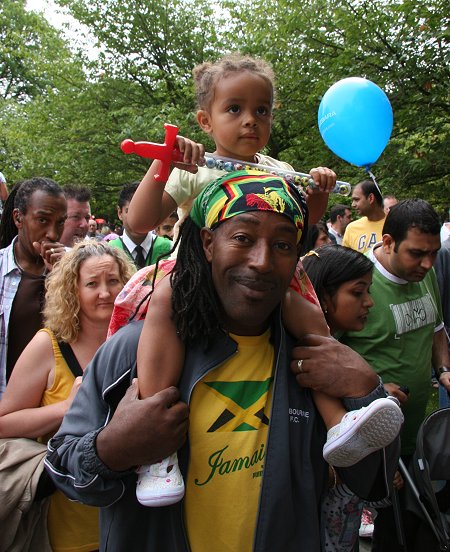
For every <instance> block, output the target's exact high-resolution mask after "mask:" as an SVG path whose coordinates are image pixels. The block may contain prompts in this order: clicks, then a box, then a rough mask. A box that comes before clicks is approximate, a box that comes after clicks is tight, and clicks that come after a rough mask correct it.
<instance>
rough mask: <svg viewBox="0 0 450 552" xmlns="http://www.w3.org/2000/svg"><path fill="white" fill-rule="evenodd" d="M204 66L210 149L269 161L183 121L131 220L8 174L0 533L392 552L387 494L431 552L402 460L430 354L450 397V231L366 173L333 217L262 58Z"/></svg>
mask: <svg viewBox="0 0 450 552" xmlns="http://www.w3.org/2000/svg"><path fill="white" fill-rule="evenodd" d="M193 74H194V83H195V89H196V93H197V104H198V105H197V121H198V124H199V125H200V128H201V129H202V130H203V131H204V132H205V133H206V134H207V135H209V136H210V137H211V138H212V139H213V141H214V143H215V153H216V154H217V155H219V156H222V157H230V158H234V159H240V160H242V161H243V162H253V163H258V164H259V165H266V166H267V167H268V170H269V171H270V170H272V171H273V170H276V171H277V174H273V173H270V172H267V173H266V172H262V171H254V170H251V169H248V168H247V169H245V168H243V169H242V170H239V171H234V172H230V173H226V172H225V171H223V170H220V169H217V168H215V169H212V170H211V169H208V168H206V167H205V166H204V154H205V151H204V147H203V145H202V144H200V143H197V142H194V141H192V140H190V139H188V138H186V137H182V136H178V137H177V142H176V145H177V148H178V149H179V150H180V151H181V152H182V154H183V160H182V162H177V163H174V167H173V169H172V172H171V173H170V176H169V179H168V181H167V183H166V185H165V186H162V185H161V184H160V183H159V182H156V180H155V176H156V175H157V173H158V170H159V167H160V163H159V161H158V160H155V161H153V163H152V164H151V166H150V168H149V170H148V172H147V173H146V174H145V176H144V177H143V179H142V181H141V182H133V183H128V184H125V185H124V186H123V188H122V190H121V191H120V193H119V196H118V198H117V217H118V220H119V221H120V226H121V228H120V229H119V227H116V226H112V225H109V224H106V223H105V221H104V220H103V219H98V218H96V217H94V216H93V215H92V213H91V205H90V202H91V200H92V194H91V191H90V190H89V189H88V188H86V187H83V186H73V185H70V186H69V185H66V186H64V187H60V186H59V185H58V184H57V183H56V182H54V181H53V180H51V179H49V178H44V177H32V178H30V179H28V180H25V181H23V182H20V183H18V184H16V185H15V186H14V187H13V188H12V189H11V190H10V193H9V195H8V191H7V189H6V186H5V182H6V181H5V179H4V177H3V175H2V174H1V173H0V192H1V195H0V198H1V200H2V201H3V213H2V219H1V223H0V279H1V284H0V305H1V309H0V318H1V325H0V343H1V351H0V397H1V399H0V451H1V454H2V455H3V458H6V457H7V456H8V458H9V457H11V456H14V461H13V462H11V463H10V464H7V463H6V462H4V461H3V460H0V481H1V482H2V485H0V487H3V488H5V489H10V488H11V489H14V491H8V493H9V494H8V500H6V501H3V502H4V505H3V506H2V507H0V519H1V520H2V524H3V523H5V524H6V523H7V525H8V531H5V532H4V534H3V536H0V545H1V546H0V549H1V550H3V549H4V550H13V549H17V550H18V549H21V550H43V551H46V550H49V551H51V550H53V551H55V552H63V551H68V550H70V551H73V552H91V551H92V552H93V551H95V550H105V551H106V550H108V551H117V552H120V551H123V550H136V551H139V552H140V551H152V552H154V551H158V552H159V551H166V550H167V551H168V552H169V551H171V552H172V551H177V552H178V551H180V552H181V551H184V550H186V551H187V550H193V551H194V552H202V551H205V552H206V551H210V550H215V551H218V552H221V551H224V552H225V551H247V550H248V551H249V550H254V551H263V550H268V551H272V550H283V551H293V552H294V551H298V550H305V551H308V552H310V551H311V552H314V551H320V550H322V551H330V552H331V551H336V552H357V550H358V537H359V535H360V534H361V533H362V534H363V535H364V536H372V532H373V541H372V550H374V551H375V552H390V551H398V550H402V548H401V546H402V545H401V543H400V542H399V540H398V538H399V537H398V531H397V527H396V521H398V520H397V517H398V516H397V513H398V512H396V513H395V515H394V512H393V509H392V505H391V502H390V501H391V500H392V497H393V496H395V497H396V499H397V498H398V499H399V508H400V512H401V518H402V522H403V524H404V526H405V528H406V535H407V545H408V550H410V551H417V552H419V548H417V546H418V544H417V543H418V541H417V539H416V534H417V531H418V530H419V527H420V526H421V524H420V523H419V521H418V518H417V516H415V515H414V514H412V513H411V512H409V511H408V510H407V508H406V505H405V500H404V489H403V482H402V480H401V476H400V474H399V472H398V461H399V457H401V459H402V461H403V462H404V463H406V464H407V463H408V462H409V461H410V459H411V455H412V453H413V451H414V448H415V437H416V435H417V432H418V430H419V427H420V425H421V423H422V421H423V419H424V417H425V410H426V406H427V404H428V401H429V398H430V392H431V389H432V387H431V383H430V381H431V374H432V371H433V370H434V372H435V374H436V378H437V379H438V381H439V384H440V395H441V397H440V398H441V406H448V404H449V403H448V392H449V391H450V357H449V340H448V327H449V326H450V312H449V308H450V307H449V293H448V290H449V272H450V258H449V256H450V237H449V238H447V239H446V241H445V242H444V243H442V244H441V226H442V225H441V223H440V220H439V217H438V215H437V214H436V212H435V211H434V209H433V208H432V207H431V206H430V205H429V204H428V203H427V202H425V201H423V200H420V199H406V200H402V201H398V200H397V199H396V198H395V197H394V196H392V195H390V196H388V195H385V196H384V197H383V195H382V193H381V190H380V188H379V186H378V185H377V184H376V183H375V182H374V181H372V180H364V181H362V182H359V183H358V184H357V185H356V186H354V187H353V189H352V198H351V206H350V205H346V204H343V203H339V204H335V205H333V206H332V207H331V208H330V209H329V211H328V201H329V194H330V192H331V190H332V189H333V188H334V185H335V182H336V175H335V174H334V172H333V171H331V170H330V169H328V168H326V167H318V168H314V169H311V172H310V175H311V178H312V179H313V180H314V182H315V186H314V187H307V188H306V189H303V188H298V187H297V186H296V185H294V184H293V183H292V182H291V181H289V180H288V179H286V178H285V177H284V176H283V170H284V171H289V170H293V168H292V167H291V166H290V165H288V164H287V163H284V162H280V161H278V160H276V159H273V158H271V157H269V156H267V155H263V154H262V153H261V150H262V149H263V148H264V147H265V146H266V145H267V143H268V140H269V137H270V132H271V126H272V110H273V104H274V98H275V85H274V75H273V72H272V69H271V67H270V66H269V64H267V63H266V62H265V61H263V60H260V59H256V58H251V57H249V56H241V55H238V54H233V55H230V56H225V57H224V58H222V59H220V60H218V61H217V62H214V63H209V62H208V63H203V64H201V65H200V66H198V67H196V68H195V69H194V72H193ZM2 185H3V187H1V186H2ZM352 209H353V211H352ZM327 212H328V213H329V220H328V221H325V215H326V213H327ZM354 214H355V215H357V216H358V217H359V218H358V219H357V220H354V221H352V216H353V215H354ZM441 245H442V246H441ZM433 265H435V268H436V271H435V270H434V269H433ZM45 451H46V452H45ZM11 466H12V467H11ZM17 474H21V481H23V484H17ZM22 474H23V476H22ZM24 504H25V505H26V506H25V507H24ZM19 511H20V515H19V514H18V512H19ZM369 516H373V517H374V519H373V518H372V519H371V518H370V517H369ZM361 524H362V525H361ZM24 535H26V538H24ZM428 538H429V541H427V542H428V544H427V546H428V548H429V550H430V552H432V551H433V550H438V548H436V542H435V540H433V539H434V537H433V534H432V533H431V530H430V535H429V537H428ZM420 543H421V544H420V546H423V541H420ZM14 546H15V547H16V548H14ZM422 550H423V548H422Z"/></svg>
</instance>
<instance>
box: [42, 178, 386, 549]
mask: <svg viewBox="0 0 450 552" xmlns="http://www.w3.org/2000/svg"><path fill="white" fill-rule="evenodd" d="M247 174H248V173H245V172H243V173H239V174H238V173H234V174H231V175H227V176H225V177H223V178H221V179H219V180H218V181H216V182H214V183H213V184H211V185H210V186H209V187H208V188H206V189H205V190H204V192H203V193H202V194H201V195H200V196H199V197H198V198H197V199H196V201H195V203H194V207H193V210H192V213H191V215H190V216H189V217H188V218H187V219H186V221H185V223H184V226H183V228H182V235H181V241H180V248H179V253H178V256H177V260H176V262H175V266H174V269H173V273H172V274H171V276H170V279H171V288H172V291H171V293H172V304H173V313H174V315H173V316H174V324H175V328H176V330H177V332H178V335H179V338H180V339H181V341H182V342H183V344H184V346H185V361H184V366H183V373H182V376H181V380H180V383H179V393H180V394H179V393H178V391H177V390H176V389H175V388H174V387H170V388H168V389H164V390H163V391H160V392H159V393H156V394H155V395H153V396H152V397H148V398H144V399H141V400H139V399H138V391H137V385H136V382H133V380H132V378H133V377H134V376H135V375H136V358H137V347H138V341H139V337H140V334H141V330H142V324H143V323H142V321H139V322H132V323H130V324H128V325H127V326H125V327H124V328H122V329H120V330H119V331H118V332H117V333H116V334H115V335H114V336H113V337H112V338H111V339H110V340H109V341H107V342H106V343H105V345H104V346H103V347H102V348H101V349H100V350H99V352H98V353H97V355H96V356H95V358H94V360H93V361H92V363H91V366H90V368H89V369H88V370H87V372H86V374H85V378H84V381H83V384H82V386H81V388H80V390H79V391H78V394H77V396H76V398H75V401H74V403H73V405H72V408H71V409H70V411H69V412H68V414H67V415H66V417H65V419H64V421H63V424H62V426H61V428H60V430H59V432H58V433H57V434H56V435H55V437H54V438H53V439H52V440H51V441H50V443H49V454H48V458H47V461H46V464H47V468H48V469H49V471H50V473H51V476H52V479H53V481H54V482H55V484H56V485H57V486H58V487H59V488H60V489H61V490H62V491H63V492H65V493H66V494H67V496H69V498H72V499H75V500H80V501H82V502H86V503H88V504H92V505H97V506H103V507H104V508H103V509H102V512H101V549H102V550H106V549H107V550H114V551H116V550H117V551H122V550H125V549H126V550H136V551H139V552H141V551H144V552H145V551H155V550H158V552H159V551H176V552H178V551H187V550H189V549H190V550H193V551H194V552H198V551H206V550H208V551H209V550H215V551H222V550H258V551H259V550H284V551H288V552H289V551H294V550H295V551H296V550H308V551H312V552H314V551H319V550H320V548H321V529H320V519H319V518H320V516H319V509H320V508H319V506H320V500H321V497H322V494H323V491H324V489H325V486H326V482H327V466H326V464H325V462H324V460H323V458H322V447H323V444H324V442H325V437H326V431H325V426H324V424H323V422H322V420H321V418H320V416H318V414H317V411H316V408H315V405H314V401H313V400H312V398H311V393H310V391H309V390H307V389H305V388H303V387H300V386H299V385H298V383H297V377H301V378H302V382H303V383H305V384H307V383H308V378H310V379H309V381H314V386H315V387H316V388H319V389H323V388H326V387H327V385H326V383H325V382H326V381H327V380H329V379H330V378H331V379H333V381H339V385H336V386H335V388H333V391H334V394H335V395H336V396H349V397H360V398H359V399H357V398H353V399H352V400H351V401H349V403H351V404H350V406H351V407H354V406H356V407H362V406H364V405H367V404H369V403H370V402H371V401H373V400H374V399H376V398H378V397H380V396H383V390H382V386H380V385H379V380H378V378H377V377H376V376H375V374H374V373H373V371H372V370H371V369H370V367H369V366H368V365H367V364H366V363H365V362H364V361H363V360H362V359H361V358H360V357H359V356H358V355H355V354H354V353H353V352H352V351H351V350H350V349H348V348H345V347H342V346H341V345H340V344H339V343H338V342H336V341H334V340H333V339H332V338H330V337H321V336H318V337H316V338H315V339H314V340H310V341H306V343H305V344H306V346H305V347H301V348H299V349H298V350H301V351H302V353H303V354H304V355H305V356H304V357H301V358H296V359H295V361H293V362H292V365H291V359H290V354H291V349H292V346H293V344H294V343H293V340H292V338H291V337H290V336H289V335H288V334H287V333H286V331H285V329H284V327H283V323H282V319H281V316H280V305H281V301H282V298H283V297H284V294H285V293H286V290H287V289H288V286H289V284H290V282H291V280H292V277H293V275H294V272H295V269H296V266H297V261H298V245H299V242H300V240H301V235H302V231H303V220H304V211H303V209H304V207H303V201H302V199H301V197H300V194H299V193H298V191H297V190H296V189H295V188H294V187H292V186H291V185H290V184H289V183H288V182H286V181H285V180H284V179H282V178H279V177H274V176H271V177H268V178H266V177H261V178H259V179H258V178H254V177H253V178H250V179H246V178H245V176H246V175H247ZM236 178H238V179H239V182H236ZM233 179H235V180H234V181H233ZM274 194H275V197H276V201H274ZM150 310H151V309H150ZM167 346H168V347H170V343H168V344H167ZM337 357H338V358H339V361H340V363H342V366H345V368H344V369H343V368H341V366H338V365H337V364H336V362H335V359H336V358H337ZM303 360H307V361H309V360H313V361H314V362H310V363H309V364H310V367H309V369H308V373H303V372H302V373H301V374H300V376H299V371H300V368H301V367H302V361H303ZM347 366H353V369H352V370H347V369H346V368H347ZM319 371H321V372H322V373H325V374H326V376H325V377H324V376H315V375H312V373H313V372H319ZM309 374H311V375H309ZM130 381H131V382H132V385H131V386H130V387H129V384H130ZM320 381H321V383H319V382H320ZM328 391H329V390H328ZM180 395H181V398H182V400H183V401H186V402H188V403H189V409H190V411H188V407H187V405H186V404H184V403H183V402H178V398H179V396H180ZM347 406H349V405H347ZM188 416H189V432H188V442H187V443H186V444H185V445H184V446H183V447H182V448H181V449H180V451H179V460H180V468H181V471H182V473H183V476H184V477H185V481H186V496H185V499H184V501H182V502H178V503H176V504H173V505H171V506H167V507H164V508H144V507H142V506H141V505H140V504H139V502H138V501H137V499H136V495H135V483H136V474H135V469H136V466H139V465H142V464H151V463H154V462H155V461H156V460H158V459H160V458H164V457H166V456H168V455H169V454H170V453H173V452H174V451H175V450H177V449H178V448H179V447H180V446H181V445H182V444H183V442H184V440H185V436H186V431H187V428H188ZM395 448H396V447H395V445H392V446H391V447H390V452H393V449H395ZM388 452H389V451H388ZM394 453H395V451H394ZM387 456H388V455H386V456H385V455H381V454H379V453H375V454H373V455H371V456H368V457H367V458H366V459H365V460H363V461H362V462H360V463H359V464H358V465H357V466H355V467H352V468H346V469H343V470H341V476H342V477H343V479H344V481H345V482H346V483H347V484H348V485H349V486H350V487H351V488H352V489H353V490H355V492H358V494H360V495H361V496H363V497H364V498H372V499H378V498H381V497H383V496H384V495H385V492H386V489H387V483H389V481H390V478H391V476H392V475H393V474H392V468H391V465H390V466H389V469H388V466H386V465H384V464H383V462H384V459H385V458H386V457H387ZM394 456H395V454H394ZM385 474H386V475H387V478H386V479H385V478H384V476H385ZM167 477H170V473H169V474H168V476H167ZM377 477H378V479H377ZM369 495H370V496H369Z"/></svg>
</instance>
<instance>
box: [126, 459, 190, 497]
mask: <svg viewBox="0 0 450 552" xmlns="http://www.w3.org/2000/svg"><path fill="white" fill-rule="evenodd" d="M137 473H138V474H139V477H138V481H137V486H136V497H137V499H138V500H139V502H140V503H141V504H142V505H143V506H169V505H170V504H175V503H176V502H179V501H180V500H181V499H182V498H183V496H184V481H183V477H182V475H181V472H180V468H179V467H178V457H177V453H176V452H175V453H174V454H171V455H170V456H169V457H168V458H164V460H161V461H160V462H157V463H156V464H152V465H150V466H141V467H140V468H139V469H138V470H137Z"/></svg>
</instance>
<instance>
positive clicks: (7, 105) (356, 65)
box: [0, 0, 450, 214]
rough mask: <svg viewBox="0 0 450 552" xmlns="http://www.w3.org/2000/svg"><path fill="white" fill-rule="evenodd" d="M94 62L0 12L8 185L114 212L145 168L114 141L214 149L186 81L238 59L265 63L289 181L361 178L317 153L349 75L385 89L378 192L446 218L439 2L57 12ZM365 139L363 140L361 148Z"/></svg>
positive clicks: (191, 2) (186, 0) (68, 0)
mask: <svg viewBox="0 0 450 552" xmlns="http://www.w3.org/2000/svg"><path fill="white" fill-rule="evenodd" d="M58 4H59V5H60V6H65V7H67V8H68V9H69V10H70V12H71V14H72V15H73V16H74V17H75V18H76V19H77V20H78V21H79V23H80V25H81V24H82V25H85V26H86V27H87V28H88V29H89V32H90V33H91V35H92V36H93V40H94V44H93V46H96V47H97V48H98V50H99V52H100V54H99V56H98V58H97V59H94V60H93V61H90V62H88V61H87V60H86V59H83V56H82V55H78V54H77V53H75V52H72V51H71V47H70V46H69V45H68V44H67V42H66V41H65V40H63V38H62V37H61V36H60V33H59V32H58V31H56V30H55V29H53V28H52V27H51V26H50V25H49V24H48V23H47V22H46V21H45V20H44V19H43V18H42V17H41V16H38V15H36V14H33V13H29V12H27V11H25V9H24V5H25V2H24V0H3V2H2V4H1V6H0V39H1V41H2V48H1V49H0V93H1V98H2V99H0V164H1V166H0V169H1V170H2V172H4V173H5V174H6V176H7V177H8V180H9V182H10V183H14V182H16V181H18V180H19V179H21V178H26V177H29V176H32V175H36V174H45V175H47V176H52V177H54V178H55V179H56V180H57V181H59V182H60V183H61V184H65V183H68V182H79V183H82V184H85V185H89V186H90V187H91V188H92V189H93V191H94V197H95V203H96V204H95V205H94V208H95V211H96V213H98V214H106V213H107V212H112V211H113V210H114V205H115V203H116V199H117V193H118V189H119V187H120V186H121V185H122V184H123V183H125V182H128V181H132V180H140V179H141V178H142V176H143V174H144V173H145V171H146V168H147V166H148V161H147V160H143V159H141V158H138V157H137V156H134V155H130V156H125V155H124V154H123V153H122V152H121V151H120V143H121V141H122V140H123V139H124V138H128V137H129V138H132V139H133V140H150V141H154V142H158V141H162V139H163V135H164V131H163V124H164V122H170V123H173V124H177V125H178V126H179V127H180V133H182V134H184V135H186V136H189V137H190V138H193V139H195V140H198V141H202V142H204V143H206V144H207V147H208V149H209V150H210V151H211V149H210V148H212V144H211V143H210V142H208V141H207V140H206V136H205V135H204V134H203V133H202V132H201V131H200V129H199V128H198V126H197V124H196V121H195V117H194V113H195V101H194V94H193V85H192V79H191V71H192V69H193V67H194V66H195V65H197V64H198V63H201V62H203V61H205V60H214V59H217V58H218V57H220V56H221V55H223V54H224V53H227V52H230V51H241V52H243V53H249V54H251V55H254V56H258V57H263V58H265V59H267V60H268V61H270V62H271V63H272V64H273V66H274V69H275V72H276V75H277V88H278V96H277V109H276V110H275V116H274V125H273V132H272V136H271V138H270V141H269V144H268V146H267V148H266V151H267V153H268V154H269V155H272V156H274V157H277V158H280V159H283V160H285V161H288V162H290V163H292V164H293V165H294V166H295V167H296V168H297V169H298V170H301V171H309V169H310V168H312V167H315V166H320V165H322V166H330V167H331V168H332V169H334V170H335V171H336V172H337V173H338V175H339V177H340V178H341V179H342V180H349V181H350V182H353V183H356V182H358V181H359V180H362V179H363V178H364V177H365V173H364V171H363V170H362V169H359V168H357V167H353V166H350V165H349V164H347V163H345V162H343V161H341V160H340V159H338V158H337V157H336V156H335V155H334V154H333V153H332V152H331V151H330V150H328V148H327V147H326V146H325V144H324V143H323V141H322V139H321V137H320V134H319V131H318V128H317V110H318V106H319V103H320V100H321V98H322V95H323V94H324V93H325V92H326V90H327V89H328V88H329V87H330V86H331V85H332V84H334V83H335V82H337V81H338V80H340V79H343V78H345V77H348V76H362V77H366V78H368V79H370V80H372V81H373V82H375V83H376V84H378V85H379V86H380V87H381V88H383V89H384V90H385V92H386V93H387V94H388V97H389V99H390V101H391V104H392V107H393V111H394V130H393V135H392V138H391V140H390V142H389V144H388V146H387V148H386V150H385V151H384V153H383V154H382V156H381V158H380V159H379V161H378V162H377V163H376V165H375V166H374V167H373V172H374V173H375V175H376V177H377V179H378V181H379V183H380V185H381V187H382V190H383V191H384V192H385V193H392V192H394V193H395V194H397V195H398V197H400V198H403V197H412V196H420V197H423V198H425V199H428V200H430V201H431V202H432V203H433V205H434V206H435V207H436V208H437V209H438V210H442V211H445V209H446V207H448V198H449V196H450V194H449V188H450V181H449V174H448V172H449V168H448V167H449V163H448V151H449V150H450V147H449V139H448V136H449V123H448V121H449V117H448V115H449V102H448V100H449V97H448V82H449V69H448V67H449V64H448V56H449V30H448V19H446V14H447V9H448V8H447V2H445V1H444V0H429V1H427V2H417V1H416V0H396V1H392V0H391V1H386V0H371V1H369V0H308V1H307V0H276V1H274V2H272V3H271V5H270V9H268V5H267V2H265V1H264V2H263V1H262V0H241V1H239V2H237V1H236V0H228V1H225V2H222V3H221V4H220V5H217V4H216V3H213V2H211V1H209V0H171V1H169V0H164V1H163V2H161V1H157V0H140V1H138V0H89V1H87V0H59V2H58ZM361 139H364V137H361Z"/></svg>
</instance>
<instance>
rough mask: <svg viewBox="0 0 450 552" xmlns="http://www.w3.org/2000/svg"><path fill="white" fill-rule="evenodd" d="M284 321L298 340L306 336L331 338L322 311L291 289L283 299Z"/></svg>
mask: <svg viewBox="0 0 450 552" xmlns="http://www.w3.org/2000/svg"><path fill="white" fill-rule="evenodd" d="M283 321H284V324H285V325H286V327H287V329H288V330H289V332H290V333H291V334H292V335H293V336H294V337H295V338H296V339H301V338H302V337H303V336H304V335H306V334H316V335H322V336H325V337H329V336H330V330H329V328H328V325H327V323H326V320H325V317H324V315H323V312H322V309H321V308H320V307H319V306H318V305H313V303H311V301H308V299H306V298H305V297H303V295H300V293H298V292H296V291H294V290H292V289H291V288H289V289H288V290H287V292H286V294H285V296H284V299H283Z"/></svg>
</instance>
